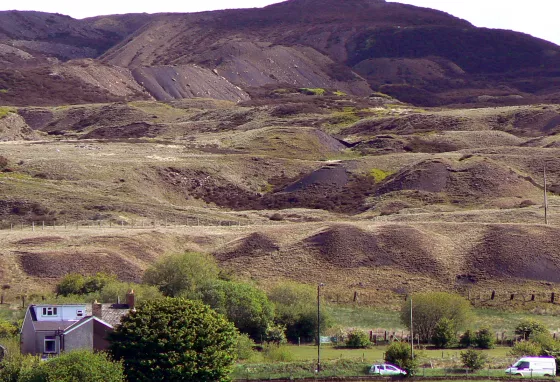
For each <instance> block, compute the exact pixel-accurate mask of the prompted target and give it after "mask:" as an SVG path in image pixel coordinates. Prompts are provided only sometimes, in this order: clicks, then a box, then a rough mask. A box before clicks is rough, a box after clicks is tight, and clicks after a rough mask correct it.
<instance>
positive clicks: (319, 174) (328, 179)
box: [282, 165, 350, 192]
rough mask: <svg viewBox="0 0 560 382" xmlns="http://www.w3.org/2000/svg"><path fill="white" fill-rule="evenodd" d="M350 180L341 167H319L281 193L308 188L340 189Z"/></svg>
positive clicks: (346, 172)
mask: <svg viewBox="0 0 560 382" xmlns="http://www.w3.org/2000/svg"><path fill="white" fill-rule="evenodd" d="M349 180H350V176H349V174H348V171H347V170H346V169H345V168H344V167H343V166H338V165H330V166H325V167H321V168H320V169H318V170H316V171H313V172H312V173H310V174H307V175H305V176H304V177H303V178H301V179H299V180H298V181H297V182H295V183H292V184H290V185H289V186H287V187H286V188H284V189H283V190H282V191H283V192H297V191H302V190H305V189H308V188H312V187H314V188H317V187H329V188H340V187H343V186H345V185H346V184H347V183H348V181H349Z"/></svg>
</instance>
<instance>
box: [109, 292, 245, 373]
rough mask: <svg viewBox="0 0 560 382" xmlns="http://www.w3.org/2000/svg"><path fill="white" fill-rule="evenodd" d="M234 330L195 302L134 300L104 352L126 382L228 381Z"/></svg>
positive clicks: (232, 355) (200, 303)
mask: <svg viewBox="0 0 560 382" xmlns="http://www.w3.org/2000/svg"><path fill="white" fill-rule="evenodd" d="M237 336H238V332H237V330H236V329H235V327H234V325H233V324H232V323H230V322H229V321H227V319H226V318H225V317H224V316H223V315H221V314H219V313H217V312H216V311H214V310H212V309H211V308H210V307H209V306H207V305H204V304H203V303H202V302H200V301H190V300H186V299H183V298H167V299H161V300H155V301H148V302H144V303H142V304H140V305H139V306H138V308H137V309H136V311H133V312H130V313H129V314H128V315H127V316H125V317H123V319H122V321H121V325H119V326H118V327H117V328H116V330H115V331H114V332H113V333H111V334H110V336H109V341H110V343H111V345H110V352H111V354H112V355H113V356H114V358H115V359H117V360H122V361H123V364H124V370H125V374H126V377H127V379H128V381H129V382H137V381H138V382H140V381H141V382H148V381H192V382H194V381H200V382H210V381H229V380H230V378H229V374H230V372H231V367H232V365H233V363H234V362H235V359H236V355H237V354H236V353H237V344H238V340H237Z"/></svg>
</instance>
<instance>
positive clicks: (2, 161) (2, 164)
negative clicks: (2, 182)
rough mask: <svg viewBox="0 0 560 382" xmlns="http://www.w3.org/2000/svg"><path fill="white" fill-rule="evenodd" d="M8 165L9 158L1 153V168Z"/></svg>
mask: <svg viewBox="0 0 560 382" xmlns="http://www.w3.org/2000/svg"><path fill="white" fill-rule="evenodd" d="M6 166H8V158H6V157H4V156H2V155H0V170H2V169H3V168H4V167H6Z"/></svg>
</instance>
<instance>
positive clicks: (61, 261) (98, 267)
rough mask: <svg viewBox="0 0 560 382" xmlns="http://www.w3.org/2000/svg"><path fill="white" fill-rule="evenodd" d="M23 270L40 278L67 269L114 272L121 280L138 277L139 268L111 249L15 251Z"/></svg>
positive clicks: (66, 272) (137, 278) (53, 275)
mask: <svg viewBox="0 0 560 382" xmlns="http://www.w3.org/2000/svg"><path fill="white" fill-rule="evenodd" d="M16 253H17V254H18V257H19V261H20V263H21V266H22V268H23V271H24V272H25V273H27V274H28V275H30V276H35V277H40V278H59V277H63V276H64V275H67V274H68V273H80V274H85V275H92V274H96V273H98V272H105V273H109V274H116V275H117V277H118V278H119V279H120V280H125V281H139V280H140V279H141V275H142V271H141V269H140V268H139V267H138V266H137V265H135V264H133V263H131V262H130V261H128V260H126V259H124V258H122V257H120V256H119V255H118V254H116V253H111V252H91V253H79V252H27V251H19V252H16Z"/></svg>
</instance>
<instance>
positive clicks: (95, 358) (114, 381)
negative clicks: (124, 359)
mask: <svg viewBox="0 0 560 382" xmlns="http://www.w3.org/2000/svg"><path fill="white" fill-rule="evenodd" d="M124 380H125V379H124V373H123V366H122V364H121V363H120V362H114V361H112V360H111V359H110V358H109V357H108V356H107V355H106V354H105V353H92V352H89V351H86V350H78V351H73V352H69V353H64V354H61V355H60V356H58V357H56V358H53V359H52V360H50V361H49V362H42V363H40V364H39V365H37V366H35V367H33V368H30V369H27V370H25V371H23V372H22V373H21V375H20V376H19V379H18V382H50V381H56V382H74V381H80V382H102V381H103V382H121V381H124Z"/></svg>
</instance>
